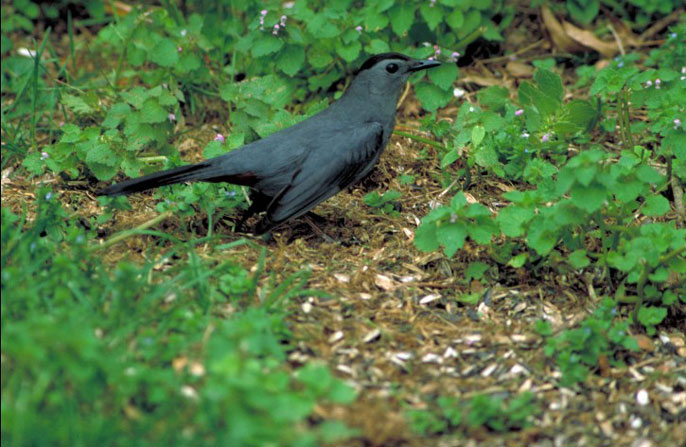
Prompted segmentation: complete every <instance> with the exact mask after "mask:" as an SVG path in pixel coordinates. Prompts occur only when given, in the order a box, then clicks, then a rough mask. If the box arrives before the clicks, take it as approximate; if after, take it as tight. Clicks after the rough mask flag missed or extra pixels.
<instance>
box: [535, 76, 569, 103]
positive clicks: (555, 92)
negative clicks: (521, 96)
mask: <svg viewBox="0 0 686 447" xmlns="http://www.w3.org/2000/svg"><path fill="white" fill-rule="evenodd" d="M534 81H536V83H537V84H538V88H539V89H540V90H541V92H542V93H543V94H544V95H546V96H548V97H551V98H552V99H554V100H555V101H557V102H558V103H561V102H562V96H563V94H564V91H563V90H562V78H560V75H558V74H557V73H554V72H552V71H550V70H544V69H541V70H537V71H536V73H534Z"/></svg>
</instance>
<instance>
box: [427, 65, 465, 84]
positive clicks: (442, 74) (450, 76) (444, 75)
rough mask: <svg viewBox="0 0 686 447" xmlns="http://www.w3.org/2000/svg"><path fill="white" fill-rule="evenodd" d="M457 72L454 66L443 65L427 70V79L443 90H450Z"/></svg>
mask: <svg viewBox="0 0 686 447" xmlns="http://www.w3.org/2000/svg"><path fill="white" fill-rule="evenodd" d="M458 73H459V71H458V69H457V65H456V64H452V63H444V64H441V65H440V66H438V67H435V68H432V69H430V70H429V79H431V82H433V83H434V84H436V85H437V86H438V87H440V88H441V89H443V90H449V89H452V87H453V83H454V82H455V80H456V79H457V75H458Z"/></svg>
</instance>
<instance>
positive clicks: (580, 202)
mask: <svg viewBox="0 0 686 447" xmlns="http://www.w3.org/2000/svg"><path fill="white" fill-rule="evenodd" d="M571 192H572V203H573V204H574V206H576V207H577V208H580V209H582V210H584V211H586V212H588V213H592V212H594V211H596V210H598V209H600V207H602V206H603V204H604V203H605V201H606V199H607V194H608V191H607V189H605V187H604V186H602V185H599V184H598V183H591V184H590V185H588V186H583V185H579V184H577V185H574V186H572V191H571Z"/></svg>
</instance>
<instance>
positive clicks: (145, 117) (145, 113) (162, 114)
mask: <svg viewBox="0 0 686 447" xmlns="http://www.w3.org/2000/svg"><path fill="white" fill-rule="evenodd" d="M168 115H169V113H168V112H167V111H166V110H165V109H164V108H163V107H162V106H161V105H160V104H159V102H158V101H157V99H152V98H151V99H148V100H147V101H145V102H144V103H143V107H142V108H141V111H140V116H141V119H140V122H141V123H151V124H154V123H161V122H163V121H165V120H166V119H167V117H168Z"/></svg>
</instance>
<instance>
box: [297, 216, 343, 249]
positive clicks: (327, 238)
mask: <svg viewBox="0 0 686 447" xmlns="http://www.w3.org/2000/svg"><path fill="white" fill-rule="evenodd" d="M311 215H314V216H316V214H314V213H312V212H308V213H307V214H305V215H304V216H303V219H304V220H305V222H307V224H308V225H309V226H310V228H312V231H314V232H315V234H316V235H317V236H319V237H320V238H322V239H324V242H328V243H330V244H332V243H334V242H336V241H335V240H334V239H333V238H331V237H330V236H328V235H327V234H326V233H324V232H323V231H322V230H321V228H319V227H318V226H317V225H316V224H315V223H314V221H312V217H311Z"/></svg>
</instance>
